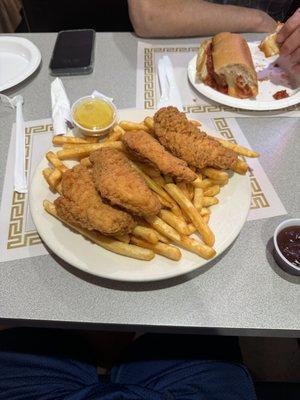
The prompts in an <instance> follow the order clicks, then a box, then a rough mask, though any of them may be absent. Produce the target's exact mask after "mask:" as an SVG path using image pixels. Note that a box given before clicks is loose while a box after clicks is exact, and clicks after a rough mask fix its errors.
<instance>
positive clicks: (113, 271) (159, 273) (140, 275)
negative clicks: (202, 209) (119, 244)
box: [30, 109, 251, 282]
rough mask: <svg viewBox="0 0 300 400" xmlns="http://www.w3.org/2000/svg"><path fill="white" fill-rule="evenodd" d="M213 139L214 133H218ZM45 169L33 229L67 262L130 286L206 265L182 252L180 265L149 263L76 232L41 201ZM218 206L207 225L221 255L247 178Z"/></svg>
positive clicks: (35, 194)
mask: <svg viewBox="0 0 300 400" xmlns="http://www.w3.org/2000/svg"><path fill="white" fill-rule="evenodd" d="M148 115H153V111H150V110H149V111H144V110H136V109H127V110H120V111H119V117H120V119H125V120H131V121H137V122H138V121H141V120H143V119H144V118H145V117H146V116H148ZM216 136H217V134H216ZM47 166H48V163H47V161H46V159H45V158H43V160H42V161H41V163H40V164H39V166H38V167H37V170H36V171H35V174H34V177H33V180H32V182H31V189H30V207H31V213H32V217H33V220H34V223H35V226H36V228H37V230H38V232H39V234H40V236H41V238H42V240H43V241H44V242H45V243H46V244H47V246H48V247H49V248H50V249H51V250H52V251H53V252H54V253H56V254H57V255H58V256H59V257H61V258H62V259H63V260H65V261H66V262H68V263H69V264H71V265H73V266H75V267H77V268H79V269H81V270H83V271H85V272H88V273H91V274H94V275H97V276H100V277H104V278H108V279H113V280H119V281H132V282H134V281H135V282H146V281H155V280H161V279H167V278H171V277H174V276H178V275H182V274H185V273H187V272H190V271H193V270H195V269H196V268H199V267H202V266H204V265H205V264H207V262H208V261H206V260H204V259H202V258H200V257H198V256H197V255H195V254H192V253H189V252H187V251H185V250H182V259H181V260H180V261H179V262H175V261H171V260H168V259H166V258H164V257H161V256H159V255H156V256H155V258H154V259H153V260H152V261H139V260H134V259H131V258H127V257H124V256H120V255H118V254H114V253H111V252H109V251H107V250H105V249H102V248H101V247H99V246H97V245H95V244H93V243H91V242H90V241H88V240H86V239H84V238H83V237H82V236H81V235H80V234H77V233H74V232H73V231H71V230H70V229H69V228H68V227H66V226H65V225H63V224H62V223H61V222H60V221H58V220H56V219H55V218H53V217H52V216H51V215H49V214H47V212H46V211H44V209H43V200H44V199H48V200H50V201H52V200H53V199H54V198H55V197H57V196H55V195H53V194H52V193H51V192H50V191H49V188H48V186H47V184H46V183H45V180H44V178H43V176H42V170H43V169H44V168H46V167H47ZM218 198H219V200H220V203H219V204H218V205H216V206H213V208H212V216H211V222H210V226H211V228H212V230H213V231H214V233H215V236H216V243H215V249H216V251H217V255H220V254H221V253H222V252H223V251H224V250H225V249H226V248H227V247H228V246H229V245H230V244H231V243H232V242H233V241H234V239H235V238H236V237H237V235H238V233H239V232H240V230H241V229H242V226H243V225H244V223H245V221H246V218H247V214H248V210H249V206H250V198H251V189H250V179H249V177H248V176H241V175H238V174H234V175H233V177H232V178H231V179H230V182H229V184H228V185H226V186H225V187H224V188H222V190H221V193H220V195H218Z"/></svg>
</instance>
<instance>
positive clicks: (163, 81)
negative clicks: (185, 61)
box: [157, 56, 183, 111]
mask: <svg viewBox="0 0 300 400" xmlns="http://www.w3.org/2000/svg"><path fill="white" fill-rule="evenodd" d="M158 78H159V83H160V89H161V98H160V100H159V102H158V103H157V108H161V107H167V106H174V107H177V108H178V110H179V111H183V107H182V100H181V95H180V92H179V89H178V86H177V83H176V80H175V75H174V69H173V65H172V63H171V60H170V57H168V56H163V57H162V58H160V59H159V60H158Z"/></svg>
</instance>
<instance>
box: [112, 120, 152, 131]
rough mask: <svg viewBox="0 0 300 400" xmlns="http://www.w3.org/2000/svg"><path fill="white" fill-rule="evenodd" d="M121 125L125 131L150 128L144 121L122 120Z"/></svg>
mask: <svg viewBox="0 0 300 400" xmlns="http://www.w3.org/2000/svg"><path fill="white" fill-rule="evenodd" d="M119 125H120V127H121V128H123V129H124V131H146V132H148V131H149V128H148V127H147V126H146V125H145V124H144V123H138V122H131V121H120V122H119Z"/></svg>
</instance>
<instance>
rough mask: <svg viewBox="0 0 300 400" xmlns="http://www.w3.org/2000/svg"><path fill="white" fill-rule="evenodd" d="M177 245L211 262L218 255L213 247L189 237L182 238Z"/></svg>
mask: <svg viewBox="0 0 300 400" xmlns="http://www.w3.org/2000/svg"><path fill="white" fill-rule="evenodd" d="M177 244H179V245H181V246H182V247H184V248H185V249H187V250H189V251H191V252H192V253H195V254H198V256H200V257H202V258H205V259H206V260H209V259H210V258H212V257H214V256H215V255H216V251H215V250H214V249H213V248H212V247H210V246H208V245H206V244H204V243H200V242H198V241H197V240H195V239H193V238H190V237H188V236H182V237H181V240H180V242H177Z"/></svg>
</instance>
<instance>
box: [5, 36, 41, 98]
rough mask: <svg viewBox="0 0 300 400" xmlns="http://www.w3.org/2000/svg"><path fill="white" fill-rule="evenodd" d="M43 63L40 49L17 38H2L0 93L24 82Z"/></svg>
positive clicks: (27, 41)
mask: <svg viewBox="0 0 300 400" xmlns="http://www.w3.org/2000/svg"><path fill="white" fill-rule="evenodd" d="M40 62H41V53H40V51H39V49H38V48H37V47H36V46H35V45H34V44H33V43H32V42H30V41H29V40H27V39H24V38H21V37H17V36H2V37H0V92H1V91H3V90H6V89H9V88H11V87H13V86H15V85H17V84H18V83H20V82H22V81H24V80H25V79H26V78H28V77H29V76H30V75H31V74H33V72H34V71H35V70H36V69H37V67H38V66H39V64H40Z"/></svg>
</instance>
